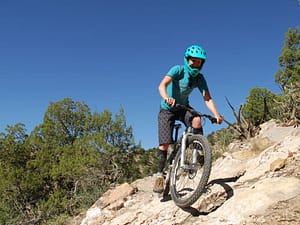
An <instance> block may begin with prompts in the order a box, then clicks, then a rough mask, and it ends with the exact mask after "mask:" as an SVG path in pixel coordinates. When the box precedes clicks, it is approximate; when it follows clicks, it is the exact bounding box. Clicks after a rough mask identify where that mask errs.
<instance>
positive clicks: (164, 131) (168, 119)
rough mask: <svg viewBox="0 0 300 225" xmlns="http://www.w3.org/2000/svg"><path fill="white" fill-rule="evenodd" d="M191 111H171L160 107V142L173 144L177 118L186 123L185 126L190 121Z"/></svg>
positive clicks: (160, 143)
mask: <svg viewBox="0 0 300 225" xmlns="http://www.w3.org/2000/svg"><path fill="white" fill-rule="evenodd" d="M191 116H192V115H191V113H190V112H189V111H187V110H179V111H175V112H173V111H169V110H166V109H162V108H160V111H159V113H158V142H159V145H162V144H172V143H173V142H174V140H173V129H174V124H175V121H176V120H179V121H181V122H182V123H184V125H185V126H187V124H188V123H189V119H190V117H191Z"/></svg>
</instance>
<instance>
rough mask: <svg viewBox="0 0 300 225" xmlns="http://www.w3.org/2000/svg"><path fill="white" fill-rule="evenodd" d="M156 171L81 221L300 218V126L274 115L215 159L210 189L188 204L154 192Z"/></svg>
mask: <svg viewBox="0 0 300 225" xmlns="http://www.w3.org/2000/svg"><path fill="white" fill-rule="evenodd" d="M153 182H154V176H150V177H146V178H144V179H140V180H137V181H135V182H133V183H131V184H127V183H125V184H122V185H120V186H118V187H116V188H115V189H112V190H110V191H108V192H107V193H105V194H104V195H103V196H102V197H101V198H100V199H99V200H98V201H96V202H95V204H94V205H93V206H92V207H91V208H90V209H89V210H88V211H87V212H86V214H85V215H80V216H78V217H77V218H75V219H74V221H73V224H81V225H94V224H103V225H108V224H110V225H117V224H118V225H125V224H136V225H138V224H145V225H146V224H147V225H150V224H153V225H157V224H161V225H169V224H209V225H213V224H216V225H217V224H218V225H220V224H221V225H222V224H224V225H225V224H226V225H229V224H238V225H242V224H247V225H248V224H270V225H271V224H272V225H273V224H300V128H294V127H279V126H277V125H276V124H275V122H273V121H270V122H268V123H265V124H263V125H262V126H261V131H260V134H259V135H258V136H257V137H255V138H253V139H252V140H250V141H249V142H247V143H246V142H245V143H238V142H236V143H232V144H230V146H229V149H228V152H227V153H226V154H224V155H223V157H222V158H220V159H218V160H217V161H216V162H215V163H214V164H213V169H212V173H211V177H210V182H209V185H208V188H207V191H206V193H204V194H203V195H202V196H201V197H200V199H199V200H198V201H197V202H196V203H194V204H193V205H192V206H191V207H190V208H188V209H184V210H183V209H181V208H179V207H177V206H176V205H175V204H174V203H173V201H172V200H169V201H165V202H161V201H160V198H158V196H157V194H154V193H153V192H152V185H153Z"/></svg>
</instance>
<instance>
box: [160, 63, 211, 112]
mask: <svg viewBox="0 0 300 225" xmlns="http://www.w3.org/2000/svg"><path fill="white" fill-rule="evenodd" d="M167 76H170V77H171V78H172V82H171V83H170V84H169V85H168V87H167V93H168V96H169V97H170V98H174V99H176V103H178V104H181V105H188V104H189V95H190V94H191V92H192V91H193V90H194V88H198V89H199V91H200V92H201V95H202V93H203V91H207V90H208V87H207V83H206V80H205V78H204V76H203V75H202V74H199V75H198V76H196V77H192V76H190V75H189V74H188V72H187V71H186V70H185V69H184V66H183V65H176V66H173V67H172V68H171V69H170V70H169V72H168V73H167ZM161 107H162V108H163V109H167V110H170V109H171V107H170V106H169V105H167V104H166V103H165V101H164V99H162V100H161Z"/></svg>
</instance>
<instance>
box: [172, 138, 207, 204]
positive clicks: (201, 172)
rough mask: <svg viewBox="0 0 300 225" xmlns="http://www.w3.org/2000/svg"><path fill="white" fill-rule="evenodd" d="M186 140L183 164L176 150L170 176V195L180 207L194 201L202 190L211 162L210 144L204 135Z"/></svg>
mask: <svg viewBox="0 0 300 225" xmlns="http://www.w3.org/2000/svg"><path fill="white" fill-rule="evenodd" d="M187 142H188V143H187V145H186V146H187V147H186V149H185V157H184V163H183V164H184V166H181V165H182V163H181V151H178V152H177V155H176V157H175V160H174V164H173V167H172V170H171V177H170V178H171V179H170V191H171V197H172V199H173V201H174V202H175V204H176V205H178V206H179V207H182V208H185V207H189V206H190V205H192V204H193V203H195V202H196V201H197V200H198V198H199V197H200V196H201V194H202V193H203V192H204V190H205V186H206V185H207V182H208V179H209V176H210V171H211V164H212V153H211V149H210V145H209V143H208V141H207V139H206V138H205V137H204V136H202V135H193V136H191V137H190V138H189V139H188V141H187Z"/></svg>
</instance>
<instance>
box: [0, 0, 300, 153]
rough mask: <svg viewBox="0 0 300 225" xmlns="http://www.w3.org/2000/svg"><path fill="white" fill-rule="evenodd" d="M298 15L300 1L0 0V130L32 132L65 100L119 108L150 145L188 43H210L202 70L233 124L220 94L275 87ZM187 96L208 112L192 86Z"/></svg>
mask: <svg viewBox="0 0 300 225" xmlns="http://www.w3.org/2000/svg"><path fill="white" fill-rule="evenodd" d="M299 22H300V6H299V3H298V1H297V0H276V1H273V0H252V1H241V0H227V1H225V0H212V1H199V0H190V1H183V0H180V1H179V0H127V1H123V0H116V1H100V0H98V1H96V0H88V1H83V0H81V1H79V0H72V1H71V0H43V1H40V0H27V1H21V0H20V1H15V0H10V1H5V0H1V1H0V27H1V29H0V96H1V98H0V105H1V107H0V132H4V131H5V128H6V127H7V125H14V124H16V123H18V122H21V123H24V124H25V125H26V128H27V131H28V133H29V132H30V131H31V130H32V129H33V128H34V127H35V126H37V125H39V124H41V123H42V121H43V116H44V113H45V112H46V110H47V107H48V105H49V102H56V101H60V100H62V99H64V98H66V97H68V98H72V99H73V100H74V101H80V102H84V103H86V104H87V105H88V106H89V107H90V109H91V111H92V112H94V111H98V112H102V111H103V110H104V109H108V110H110V111H111V112H112V113H114V114H115V113H117V112H118V111H119V109H120V107H123V108H124V110H125V116H126V119H127V123H128V125H131V126H132V127H133V133H134V136H135V142H136V143H138V142H139V141H140V142H141V143H142V146H143V147H144V148H146V149H148V148H152V147H156V146H157V113H158V110H159V102H160V96H159V94H158V89H157V87H158V84H159V82H160V80H161V79H162V78H163V76H164V75H165V74H166V73H167V71H168V70H169V68H170V67H171V66H173V65H175V64H182V63H183V55H184V51H185V49H186V47H188V46H189V45H192V44H199V45H201V46H202V47H203V48H204V49H205V50H206V52H207V61H206V63H205V65H204V67H203V69H202V72H203V74H204V76H205V77H206V79H207V82H208V85H209V89H210V92H211V94H212V97H213V98H214V101H215V103H216V105H217V107H218V109H219V111H220V113H221V114H222V115H223V116H225V118H226V119H227V120H229V121H232V122H233V121H234V118H233V116H232V112H231V109H230V108H229V107H228V105H227V103H226V101H225V97H228V98H229V100H230V101H231V103H232V105H233V106H234V107H235V108H236V109H238V107H239V106H240V104H242V103H244V102H245V101H246V97H247V96H248V94H249V90H250V89H251V88H253V87H264V88H268V89H269V90H271V91H273V92H275V93H278V92H279V88H278V86H277V85H276V84H275V82H274V75H275V73H276V71H277V69H278V68H279V64H278V57H279V55H280V54H281V48H282V45H283V42H284V38H285V33H286V32H287V30H288V28H289V27H291V28H293V29H295V28H296V26H297V25H300V24H299ZM190 102H191V104H192V105H193V106H194V108H196V109H197V110H199V111H202V112H205V113H208V110H207V108H206V107H205V105H204V102H203V99H202V97H200V94H199V92H198V90H195V91H194V92H193V93H192V95H191V98H190ZM223 127H226V125H221V126H218V125H210V124H209V123H208V122H207V123H206V124H205V126H204V130H205V133H210V132H212V131H214V130H217V129H220V128H223Z"/></svg>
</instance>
